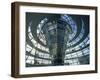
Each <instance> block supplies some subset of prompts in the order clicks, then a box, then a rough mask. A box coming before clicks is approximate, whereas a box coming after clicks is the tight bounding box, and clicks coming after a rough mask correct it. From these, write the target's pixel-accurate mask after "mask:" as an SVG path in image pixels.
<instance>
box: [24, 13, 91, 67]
mask: <svg viewBox="0 0 100 80" xmlns="http://www.w3.org/2000/svg"><path fill="white" fill-rule="evenodd" d="M89 45H90V38H89V16H88V15H72V14H48V13H26V48H25V50H26V53H25V55H26V56H25V57H26V58H25V59H26V62H25V64H26V67H34V66H57V65H68V66H69V65H88V64H89V62H90V60H89V59H90V53H89Z"/></svg>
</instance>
